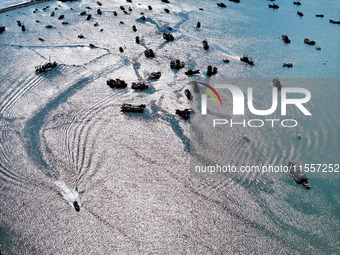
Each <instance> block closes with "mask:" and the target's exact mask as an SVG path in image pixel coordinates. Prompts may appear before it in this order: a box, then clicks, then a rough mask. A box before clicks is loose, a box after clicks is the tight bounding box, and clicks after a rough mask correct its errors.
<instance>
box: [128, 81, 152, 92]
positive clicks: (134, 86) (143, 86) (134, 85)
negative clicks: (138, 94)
mask: <svg viewBox="0 0 340 255" xmlns="http://www.w3.org/2000/svg"><path fill="white" fill-rule="evenodd" d="M131 88H132V89H134V90H146V89H148V88H149V86H148V85H146V84H145V83H144V82H138V83H136V82H133V83H132V86H131Z"/></svg>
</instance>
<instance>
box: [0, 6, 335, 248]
mask: <svg viewBox="0 0 340 255" xmlns="http://www.w3.org/2000/svg"><path fill="white" fill-rule="evenodd" d="M101 2H102V6H100V7H99V6H98V5H97V4H96V1H90V0H82V1H75V2H72V3H61V2H58V1H51V2H49V3H44V4H37V5H33V6H29V7H26V8H24V9H17V10H14V11H11V12H7V13H3V14H0V25H4V26H6V31H5V32H4V33H2V34H0V75H1V82H0V192H1V196H0V205H1V206H0V249H1V251H2V252H3V253H4V254H138V253H141V254H148V253H150V254H154V253H156V254H337V253H338V252H339V240H338V234H339V227H340V223H339V220H340V218H339V215H340V214H339V203H340V197H339V194H338V191H339V179H338V178H311V179H310V182H311V184H312V189H311V190H309V191H307V190H305V189H303V188H302V187H301V186H299V185H296V184H294V183H293V181H292V180H291V179H290V178H289V177H288V176H285V177H283V178H280V179H256V178H249V176H241V177H239V178H231V177H228V176H215V177H217V178H210V177H207V176H202V177H194V176H191V175H190V136H191V135H193V134H192V133H191V132H193V131H192V130H190V122H188V121H184V120H183V119H181V118H180V117H179V116H177V115H176V114H175V110H176V109H178V108H180V109H184V108H188V107H190V104H189V102H188V100H187V99H186V97H185V96H184V90H185V89H187V88H189V87H190V81H191V78H188V77H187V76H186V75H185V74H184V70H179V71H173V70H171V69H170V67H169V63H170V61H171V60H175V59H181V60H183V61H184V62H185V63H186V68H185V69H186V70H187V69H189V68H193V69H200V70H202V71H203V72H202V74H200V76H199V78H200V79H201V80H204V81H206V82H211V83H213V82H215V81H218V80H221V78H222V79H223V78H225V79H228V78H255V77H256V78H270V79H269V81H270V80H271V79H272V78H273V77H279V78H280V79H282V80H285V79H284V78H294V79H291V80H290V81H291V82H292V83H290V84H289V85H288V84H287V83H285V84H287V86H301V87H305V88H308V89H310V91H311V93H312V95H313V98H312V101H311V104H310V105H309V107H310V110H311V111H312V112H313V118H312V119H310V118H303V117H302V116H301V114H300V112H298V111H293V112H291V116H292V117H294V118H299V119H301V122H300V125H299V127H298V128H297V129H296V130H293V131H287V130H282V129H280V130H279V131H277V132H275V131H276V130H270V129H265V130H263V131H262V130H257V131H256V132H250V130H248V129H245V130H239V129H233V130H228V131H225V133H224V135H223V139H225V140H222V139H219V137H212V138H211V140H209V142H212V143H214V144H218V145H221V146H225V160H226V161H227V162H230V163H233V164H238V163H240V162H241V161H242V162H246V163H249V164H250V163H255V164H256V163H259V162H263V163H271V164H287V161H288V160H291V159H293V160H295V161H296V162H298V163H339V162H338V159H339V156H340V155H339V145H338V144H339V136H338V133H339V127H340V124H339V113H338V111H337V110H335V109H339V100H338V98H339V83H338V82H337V81H336V79H334V78H339V76H340V71H339V66H338V63H339V46H338V45H339V35H340V34H339V31H340V30H339V29H340V25H337V24H331V23H329V21H328V20H329V19H335V20H340V17H339V3H338V2H337V1H322V3H321V2H319V1H315V0H306V1H303V2H302V5H301V6H296V5H293V3H292V1H276V2H277V4H279V5H280V8H279V9H277V10H272V9H268V3H271V2H268V1H262V0H261V1H250V0H241V3H239V4H236V3H232V2H229V1H228V2H226V4H227V8H225V9H222V8H218V7H217V6H216V2H215V1H192V0H188V1H175V0H170V2H171V3H169V4H165V3H162V2H161V1H156V0H153V1H146V0H133V2H132V3H127V2H125V1H109V0H101ZM4 3H5V2H3V1H2V2H0V7H1V6H2V5H1V4H4ZM6 5H8V3H6ZM46 5H49V8H48V9H46V11H43V8H44V7H45V6H46ZM120 5H123V6H124V7H125V9H126V10H127V14H124V13H123V11H122V10H121V9H120ZM148 5H151V6H152V8H153V9H152V10H149V9H148ZM86 7H91V8H90V9H87V8H86ZM129 7H131V8H132V11H129V10H128V8H129ZM36 8H37V9H38V10H37V11H36V12H35V13H33V11H34V10H35V9H36ZM71 8H72V9H71ZM98 8H100V9H101V11H102V15H99V14H97V9H98ZM164 8H168V9H169V10H170V13H166V12H165V11H164ZM199 8H203V10H199ZM84 10H86V11H87V13H88V14H91V15H92V18H91V19H90V20H89V21H88V20H86V17H87V16H81V15H80V13H81V12H82V11H84ZM297 10H300V11H303V13H304V14H305V15H304V17H299V16H298V15H297V14H296V11H297ZM52 11H54V12H55V16H54V17H51V12H52ZM113 11H116V12H117V13H118V15H117V16H114V15H113ZM141 12H143V13H144V15H145V17H146V21H142V20H141V19H140V17H141V15H142V14H141ZM24 13H25V14H24ZM62 14H63V15H65V18H64V20H58V17H59V16H60V15H62ZM315 14H324V15H325V17H324V18H316V17H315ZM17 20H20V21H21V23H22V24H24V25H25V27H26V31H25V32H22V31H21V28H20V27H18V25H17V22H16V21H17ZM37 21H39V22H37ZM62 21H68V22H69V24H67V25H62ZM120 21H123V22H124V23H123V24H121V23H120ZM197 21H200V22H201V23H202V28H201V29H197V28H196V27H195V26H196V23H197ZM96 22H98V26H94V24H95V23H96ZM48 24H50V25H52V26H53V28H51V29H47V28H45V25H48ZM133 25H135V26H136V27H137V32H133V31H132V26H133ZM167 26H171V27H172V30H171V31H170V30H168V28H167ZM101 30H102V31H101ZM163 32H171V33H172V34H173V35H174V37H175V41H173V42H165V41H164V39H163V38H162V33H163ZM80 34H83V35H84V38H83V39H80V38H78V35H80ZM282 34H288V35H289V37H290V39H291V41H292V42H291V44H284V43H283V41H282V40H281V35H282ZM137 35H138V36H140V37H141V43H140V44H136V43H135V37H136V36H137ZM305 37H308V38H310V39H312V40H315V41H316V42H317V43H316V44H317V45H319V46H321V48H322V50H321V51H317V50H316V49H315V47H314V46H309V45H306V44H304V43H303V39H304V38H305ZM38 38H42V39H44V41H40V40H38ZM204 39H205V40H207V41H208V42H209V45H210V50H209V51H204V50H203V48H202V40H204ZM89 44H94V45H95V47H90V46H89ZM119 47H123V48H124V52H123V53H120V52H119ZM149 48H151V49H153V50H154V52H155V54H156V57H155V58H153V59H147V58H146V57H145V56H144V50H145V49H149ZM243 54H248V55H249V56H251V57H252V58H253V59H254V61H255V65H254V66H253V67H251V66H247V65H245V64H243V63H241V62H240V61H239V58H240V57H241V56H242V55H243ZM49 58H50V59H51V60H53V61H57V62H58V66H57V67H56V68H55V69H53V70H51V71H50V72H46V73H41V74H37V73H35V66H37V65H40V64H43V63H45V62H46V61H48V59H49ZM224 58H228V59H230V63H229V64H226V63H224V62H223V59H224ZM283 62H293V63H294V67H293V68H283V67H282V63H283ZM207 65H214V66H217V67H218V75H216V77H212V78H211V79H210V80H208V79H207V77H206V75H205V70H206V67H207ZM155 71H162V76H161V78H160V79H159V80H157V81H147V78H148V76H149V74H150V73H151V72H155ZM109 78H120V79H124V80H125V81H126V82H127V83H128V88H126V89H121V90H119V89H117V90H113V89H111V88H109V87H108V86H107V85H106V80H107V79H109ZM297 78H304V79H303V81H304V82H303V84H300V83H299V84H296V81H298V79H297ZM305 78H309V79H313V82H308V79H305ZM316 78H318V79H319V80H317V79H316ZM330 78H332V82H330V83H327V79H330ZM288 80H289V79H288ZM136 81H147V82H148V83H149V86H150V87H149V89H148V90H145V91H134V90H132V89H131V88H130V86H131V83H132V82H136ZM285 81H287V80H285ZM322 84H324V86H322ZM271 86H272V85H271V84H270V83H269V84H267V83H265V84H263V87H261V84H260V83H259V84H257V85H256V92H257V93H259V95H261V96H263V98H266V95H267V92H268V88H271ZM122 103H134V104H142V103H143V104H146V110H145V112H144V113H143V114H137V113H130V114H123V113H122V112H121V111H120V105H121V104H122ZM215 113H216V112H215ZM217 114H218V113H217ZM314 115H315V116H314ZM194 132H195V133H194V134H195V135H201V134H202V137H204V132H203V131H202V130H200V129H196V130H194ZM295 132H301V133H302V139H301V140H297V139H296V137H295ZM243 135H247V136H249V138H250V139H251V143H250V144H247V145H245V143H244V142H243V141H242V139H240V137H241V138H242V136H243ZM204 139H206V137H204ZM207 144H209V143H207ZM248 145H249V146H248ZM207 149H208V150H210V149H211V150H210V151H212V152H213V151H214V150H215V149H216V148H214V147H212V148H207ZM207 158H208V161H209V160H212V159H213V157H212V158H209V157H207ZM310 161H313V162H310ZM318 161H322V162H318ZM75 201H77V203H78V204H79V205H80V212H76V211H75V210H74V208H73V202H75Z"/></svg>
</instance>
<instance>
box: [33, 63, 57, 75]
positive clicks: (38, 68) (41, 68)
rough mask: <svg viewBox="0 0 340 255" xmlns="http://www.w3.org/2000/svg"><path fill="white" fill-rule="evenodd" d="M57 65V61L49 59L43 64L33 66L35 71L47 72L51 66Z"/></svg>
mask: <svg viewBox="0 0 340 255" xmlns="http://www.w3.org/2000/svg"><path fill="white" fill-rule="evenodd" d="M57 65H58V63H57V62H55V61H54V62H51V61H50V60H49V61H48V62H47V63H45V64H43V65H41V66H36V67H35V71H36V72H37V73H43V72H48V71H50V70H52V69H53V68H55V67H56V66H57Z"/></svg>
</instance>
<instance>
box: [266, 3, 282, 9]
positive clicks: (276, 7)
mask: <svg viewBox="0 0 340 255" xmlns="http://www.w3.org/2000/svg"><path fill="white" fill-rule="evenodd" d="M268 8H272V9H279V8H280V6H278V5H277V4H268Z"/></svg>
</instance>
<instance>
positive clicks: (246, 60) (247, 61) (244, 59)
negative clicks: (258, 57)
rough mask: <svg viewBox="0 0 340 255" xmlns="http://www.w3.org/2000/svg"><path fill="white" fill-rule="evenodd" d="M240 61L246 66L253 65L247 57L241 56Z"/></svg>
mask: <svg viewBox="0 0 340 255" xmlns="http://www.w3.org/2000/svg"><path fill="white" fill-rule="evenodd" d="M240 60H241V61H242V62H244V63H247V64H248V65H251V66H253V65H254V61H253V60H252V59H251V58H249V57H248V56H243V57H242V58H240Z"/></svg>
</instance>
